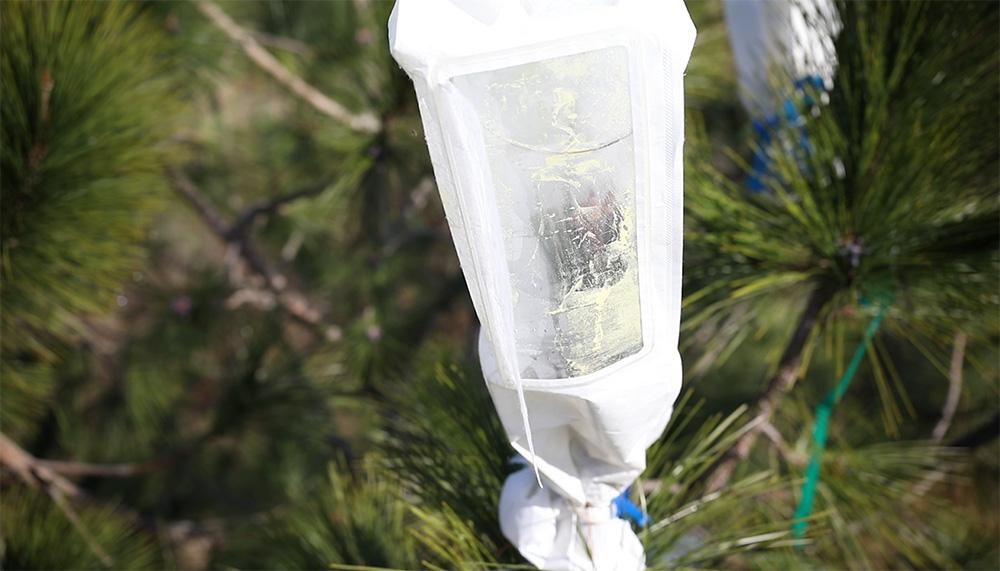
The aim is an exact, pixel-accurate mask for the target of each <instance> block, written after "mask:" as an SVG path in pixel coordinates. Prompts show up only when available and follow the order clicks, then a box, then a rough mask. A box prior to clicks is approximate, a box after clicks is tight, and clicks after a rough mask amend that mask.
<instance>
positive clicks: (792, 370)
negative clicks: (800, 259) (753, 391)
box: [705, 287, 833, 492]
mask: <svg viewBox="0 0 1000 571" xmlns="http://www.w3.org/2000/svg"><path fill="white" fill-rule="evenodd" d="M832 297H833V291H832V290H829V289H826V288H823V287H819V288H817V289H816V290H814V291H813V293H812V294H811V295H810V296H809V300H808V301H807V302H806V306H805V309H803V310H802V314H801V315H800V316H799V321H798V323H797V324H796V326H795V329H794V330H793V331H792V338H791V339H789V341H788V345H786V346H785V350H784V352H783V353H782V355H781V359H780V361H779V362H778V370H777V371H776V372H775V373H774V376H772V377H771V379H770V380H769V381H768V382H767V387H766V388H765V389H764V392H762V393H761V395H760V397H759V398H758V399H757V405H756V409H757V416H756V417H755V418H754V419H753V420H752V421H751V424H753V426H752V427H751V428H750V429H748V430H747V431H746V432H745V433H743V435H742V436H740V438H739V439H738V440H737V441H736V443H735V444H734V445H733V447H732V448H731V449H730V450H729V451H728V452H726V454H724V455H723V457H722V459H721V460H720V461H719V463H718V464H717V465H716V466H715V469H714V470H712V471H710V472H708V473H707V477H706V484H705V489H706V491H708V492H715V491H718V490H721V489H722V488H724V487H725V485H726V484H727V483H728V482H729V479H730V478H731V477H732V476H733V472H735V471H736V467H737V466H738V465H739V464H740V462H742V461H743V460H745V459H746V458H747V457H748V456H750V451H751V449H752V448H753V445H754V443H755V442H756V441H757V436H758V435H759V434H760V432H761V430H762V429H763V426H764V424H766V423H768V422H770V420H771V417H772V416H773V415H774V411H775V410H776V409H777V408H778V404H779V403H780V402H781V400H782V399H784V397H785V395H786V394H788V392H789V391H791V390H792V387H793V386H795V382H796V381H797V380H798V378H799V375H800V374H801V368H802V354H803V352H804V350H805V347H806V342H807V341H808V340H809V337H810V335H812V332H813V330H814V329H815V327H816V325H817V323H818V322H819V317H820V312H821V311H822V310H823V307H824V306H826V304H827V302H828V301H830V299H831V298H832Z"/></svg>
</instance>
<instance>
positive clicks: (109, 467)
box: [38, 460, 157, 478]
mask: <svg viewBox="0 0 1000 571" xmlns="http://www.w3.org/2000/svg"><path fill="white" fill-rule="evenodd" d="M38 465H39V466H44V467H45V468H48V469H49V470H52V471H53V472H55V473H57V474H60V475H62V476H66V477H69V478H83V477H87V476H101V477H108V478H129V477H132V476H139V475H141V474H146V473H149V472H152V471H153V470H155V469H156V468H157V464H156V463H155V462H146V463H142V464H90V463H87V462H72V461H66V460H38Z"/></svg>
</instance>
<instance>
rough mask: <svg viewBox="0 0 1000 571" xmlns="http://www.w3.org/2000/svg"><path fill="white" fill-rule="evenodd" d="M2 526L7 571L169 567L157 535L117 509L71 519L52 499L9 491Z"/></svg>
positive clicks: (91, 510)
mask: <svg viewBox="0 0 1000 571" xmlns="http://www.w3.org/2000/svg"><path fill="white" fill-rule="evenodd" d="M71 517H73V518H76V520H77V521H76V523H74V522H73V521H72V520H71ZM0 523H2V525H3V527H2V529H3V544H2V546H0V554H2V557H3V563H4V568H5V569H25V570H28V569H105V568H113V569H162V568H163V567H162V565H163V560H162V557H161V553H160V547H159V545H157V542H156V537H155V535H154V534H153V533H150V532H149V531H141V530H137V528H136V526H135V523H134V522H133V521H131V520H130V518H129V517H128V516H125V515H122V514H120V513H118V512H117V511H116V510H115V509H114V507H110V506H101V507H97V506H85V507H82V508H78V509H77V510H74V516H67V514H66V513H65V512H64V511H62V510H61V509H60V508H59V507H58V506H57V504H55V503H54V502H53V500H52V499H51V498H50V497H48V496H47V495H45V494H42V493H39V492H37V491H34V490H29V489H25V488H24V487H22V486H13V487H7V488H5V489H4V493H3V510H0Z"/></svg>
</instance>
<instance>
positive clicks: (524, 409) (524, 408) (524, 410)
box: [517, 375, 545, 488]
mask: <svg viewBox="0 0 1000 571" xmlns="http://www.w3.org/2000/svg"><path fill="white" fill-rule="evenodd" d="M517 403H518V405H520V407H521V422H523V423H524V433H525V434H526V435H527V437H528V452H529V453H530V454H531V467H532V468H534V470H535V479H536V480H538V487H539V488H544V487H545V486H543V485H542V475H541V473H539V471H538V463H537V462H536V459H535V444H534V442H532V441H531V422H529V421H528V403H527V402H525V400H524V386H523V385H522V384H521V377H520V375H518V376H517Z"/></svg>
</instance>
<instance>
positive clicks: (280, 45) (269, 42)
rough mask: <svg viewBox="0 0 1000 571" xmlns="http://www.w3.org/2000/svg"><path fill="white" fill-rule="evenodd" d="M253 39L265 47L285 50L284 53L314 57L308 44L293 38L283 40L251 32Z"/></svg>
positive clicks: (314, 53)
mask: <svg viewBox="0 0 1000 571" xmlns="http://www.w3.org/2000/svg"><path fill="white" fill-rule="evenodd" d="M253 37H254V39H256V40H257V41H258V42H260V43H261V44H263V45H265V46H270V47H272V48H277V49H279V50H285V51H286V52H292V53H296V54H299V55H300V56H304V57H313V56H314V55H316V52H315V51H314V50H313V49H312V48H311V47H309V44H307V43H305V42H301V41H299V40H296V39H294V38H283V37H281V36H275V35H273V34H267V33H264V32H253Z"/></svg>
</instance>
